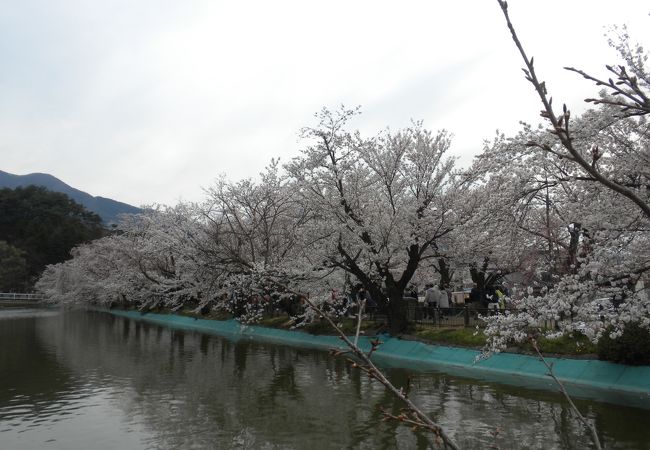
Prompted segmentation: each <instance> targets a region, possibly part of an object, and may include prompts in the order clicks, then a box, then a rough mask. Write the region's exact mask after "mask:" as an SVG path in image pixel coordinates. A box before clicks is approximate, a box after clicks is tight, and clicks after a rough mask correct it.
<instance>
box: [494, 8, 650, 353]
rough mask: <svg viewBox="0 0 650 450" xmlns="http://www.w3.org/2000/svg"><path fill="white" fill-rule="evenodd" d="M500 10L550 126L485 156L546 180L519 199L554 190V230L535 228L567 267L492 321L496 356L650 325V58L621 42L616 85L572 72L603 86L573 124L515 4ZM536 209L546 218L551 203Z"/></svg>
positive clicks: (527, 184) (534, 182)
mask: <svg viewBox="0 0 650 450" xmlns="http://www.w3.org/2000/svg"><path fill="white" fill-rule="evenodd" d="M499 3H500V4H501V7H502V9H503V12H504V15H505V17H506V20H507V24H508V27H509V28H510V31H511V33H512V36H513V39H514V41H515V44H516V46H517V48H518V49H519V51H520V53H521V55H522V58H523V60H524V63H525V69H524V72H525V73H526V78H527V79H528V80H529V81H530V82H531V84H532V85H533V86H534V88H535V91H536V93H537V95H538V96H539V98H540V100H541V103H542V106H543V109H542V113H541V114H542V117H543V118H544V119H545V120H546V121H547V123H548V124H550V128H549V129H547V130H543V129H533V128H532V127H525V128H524V130H523V131H522V133H520V134H519V135H518V136H517V137H516V138H514V139H509V140H502V141H501V142H499V143H498V144H497V145H495V146H494V147H493V148H492V149H491V150H492V151H491V153H489V155H488V154H486V155H485V157H486V158H488V156H491V157H497V158H501V161H502V162H504V164H506V165H507V167H509V168H512V170H513V171H514V172H515V173H517V174H521V173H525V172H524V171H522V170H521V162H522V161H527V163H526V164H529V165H530V167H533V168H534V169H533V170H537V171H538V175H537V179H531V178H525V179H524V184H523V186H522V187H521V188H520V192H522V193H525V192H527V190H529V191H531V192H532V191H533V190H534V191H535V192H537V193H540V192H545V191H547V190H548V191H549V195H548V196H546V198H547V199H548V202H549V203H547V207H548V210H549V213H548V216H547V217H548V219H546V220H545V221H542V222H541V223H545V224H548V226H547V227H546V229H545V230H544V229H543V228H542V229H540V228H538V229H531V231H532V232H533V233H537V234H540V235H542V237H543V238H544V239H546V240H547V241H548V243H549V245H556V246H557V247H556V248H559V249H562V250H563V252H562V253H563V255H564V261H565V267H564V271H557V272H558V274H559V275H561V277H560V278H559V279H558V280H557V282H555V283H553V284H552V285H551V286H550V289H549V290H548V291H546V292H544V293H543V294H542V295H541V296H540V295H532V291H531V292H530V295H527V296H524V297H523V298H521V299H518V300H517V303H516V304H517V307H518V308H519V312H518V313H517V314H509V315H505V316H500V317H495V318H491V319H489V325H488V328H487V331H486V332H487V334H488V335H489V336H490V337H491V342H492V349H499V348H503V347H504V346H505V345H507V343H508V342H510V341H512V340H515V341H521V340H524V339H527V338H528V337H529V336H530V333H531V332H537V333H540V332H541V333H545V334H547V335H559V334H562V333H565V332H580V333H583V334H585V335H587V336H588V337H589V338H590V339H592V340H594V341H596V340H598V339H599V338H600V336H602V334H603V333H605V332H609V333H610V334H611V335H612V336H616V335H618V334H620V333H621V332H622V330H623V329H624V328H625V326H626V325H627V324H629V323H632V322H635V323H638V324H640V325H641V326H643V327H646V328H649V327H650V303H649V302H648V297H647V292H646V289H645V283H644V282H645V281H647V279H648V274H649V273H650V235H649V232H650V207H649V205H650V172H649V171H648V167H650V142H649V136H650V133H649V131H650V129H649V128H648V127H649V125H648V123H647V121H646V115H647V114H648V112H650V111H649V110H648V93H649V91H650V84H649V83H648V76H647V72H646V69H645V68H644V65H643V63H644V62H645V60H646V59H647V56H646V55H645V54H644V52H643V50H642V48H641V47H639V46H636V47H634V49H635V50H634V51H632V50H631V46H630V45H629V43H628V41H627V40H626V39H627V37H625V38H624V40H623V41H622V42H620V43H619V44H617V48H618V49H619V51H620V52H621V56H622V59H623V60H624V61H625V63H624V64H621V65H618V66H607V70H608V71H609V72H610V73H611V74H613V75H614V76H615V80H616V81H614V79H609V80H607V81H603V80H600V79H599V78H596V77H592V76H590V75H588V74H586V73H584V72H582V71H580V70H577V69H573V68H569V70H571V71H574V72H577V73H579V74H581V75H583V76H584V77H585V78H587V79H589V80H591V81H595V82H596V84H597V86H598V87H601V88H603V89H602V90H601V91H600V95H599V97H598V98H594V99H587V101H589V102H591V103H592V104H594V105H595V109H593V110H590V111H587V112H586V113H584V114H583V115H582V116H580V117H578V118H573V117H572V116H571V114H570V112H569V109H568V108H567V107H566V106H564V107H563V108H562V112H561V113H560V114H559V115H557V114H556V113H555V111H554V109H553V106H552V99H551V97H550V96H549V95H548V93H547V87H546V85H545V83H544V82H542V81H540V80H539V78H538V76H537V74H536V73H535V68H534V65H533V60H532V58H530V59H529V58H528V56H527V55H526V53H525V51H524V49H523V46H522V45H521V43H520V42H519V40H518V37H517V35H516V33H515V31H514V28H513V26H512V24H511V22H510V20H509V16H508V12H507V5H506V4H505V2H499ZM505 160H507V161H505ZM522 198H525V197H522ZM529 206H530V204H529ZM532 206H533V208H534V210H535V211H537V213H539V212H544V213H545V214H546V212H545V208H544V205H543V204H540V205H538V206H537V207H534V205H532ZM552 216H554V219H551V217H552ZM538 222H539V221H538ZM553 230H555V231H553ZM549 248H550V247H549ZM547 320H552V321H554V322H555V323H556V329H553V330H546V329H541V328H540V327H539V324H540V323H541V321H547Z"/></svg>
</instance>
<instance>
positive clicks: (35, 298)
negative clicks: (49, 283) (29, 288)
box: [0, 292, 45, 302]
mask: <svg viewBox="0 0 650 450" xmlns="http://www.w3.org/2000/svg"><path fill="white" fill-rule="evenodd" d="M0 300H16V301H30V302H39V301H41V300H45V296H44V295H43V294H20V293H17V292H0Z"/></svg>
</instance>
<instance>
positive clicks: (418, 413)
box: [269, 279, 460, 450]
mask: <svg viewBox="0 0 650 450" xmlns="http://www.w3.org/2000/svg"><path fill="white" fill-rule="evenodd" d="M269 281H271V282H272V283H274V284H275V285H277V286H281V287H283V288H284V289H285V291H286V292H291V293H293V294H295V295H298V296H300V297H301V298H302V299H303V300H304V301H305V303H307V305H308V306H309V307H310V308H311V309H313V310H314V311H315V312H316V313H317V314H318V315H319V316H320V317H322V318H324V319H325V320H326V321H327V322H328V323H329V324H330V326H331V327H332V328H333V329H334V330H335V331H336V333H337V334H338V335H339V338H340V339H341V340H342V341H343V342H345V344H346V345H347V346H348V348H349V349H350V350H351V352H352V353H353V354H354V355H355V356H356V357H357V358H358V359H359V360H361V361H362V363H363V365H359V364H357V363H355V362H354V361H352V363H353V364H354V365H355V366H356V367H358V368H359V369H361V370H363V371H364V372H365V373H367V374H368V376H369V377H370V378H374V379H376V380H377V381H379V382H380V383H381V384H383V385H384V387H386V388H387V389H388V390H389V391H390V392H391V393H392V394H393V395H395V396H396V397H397V398H398V399H399V400H401V401H402V402H403V403H404V404H405V405H406V406H407V407H408V409H409V411H411V412H412V413H413V418H414V419H416V421H419V422H418V424H419V425H418V426H419V427H421V428H426V429H428V430H429V431H431V432H432V433H434V434H435V435H436V436H438V437H439V438H440V439H442V442H443V444H444V446H445V448H446V449H452V450H459V449H460V447H459V446H458V444H456V443H455V442H454V440H453V439H452V438H451V437H449V435H447V433H446V432H445V430H444V429H443V428H442V427H441V426H440V425H439V424H437V423H436V422H434V421H433V420H431V418H429V416H428V415H427V414H425V413H424V412H423V411H422V410H421V409H420V408H419V407H418V406H417V405H415V403H413V402H412V401H411V399H409V398H408V397H407V395H406V393H405V392H404V390H403V389H398V388H397V387H395V386H394V385H393V383H391V382H390V381H389V380H388V378H386V376H385V375H384V373H383V372H382V371H381V370H380V369H379V368H377V366H375V364H374V363H373V362H372V361H371V360H370V356H371V355H372V353H373V352H374V351H375V350H376V347H377V346H378V345H379V344H380V343H381V342H380V341H379V340H376V341H372V342H371V344H372V349H371V350H370V351H369V352H368V353H367V354H366V353H365V352H364V351H363V350H361V348H359V347H358V345H356V344H355V343H354V342H352V341H351V340H350V338H348V336H347V335H346V334H345V333H344V332H343V330H341V328H340V327H339V326H338V325H337V324H336V323H335V322H334V320H332V318H331V317H330V316H329V315H328V314H327V313H326V312H325V311H323V310H322V309H321V308H320V307H319V306H318V305H316V304H315V303H314V302H312V301H311V300H310V299H309V298H308V297H307V296H306V295H304V294H303V293H301V292H296V291H294V290H293V289H291V288H289V287H288V286H286V285H284V284H282V283H280V282H278V281H276V280H274V279H269ZM335 354H336V353H335Z"/></svg>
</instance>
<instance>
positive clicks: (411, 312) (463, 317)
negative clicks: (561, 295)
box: [366, 304, 555, 329]
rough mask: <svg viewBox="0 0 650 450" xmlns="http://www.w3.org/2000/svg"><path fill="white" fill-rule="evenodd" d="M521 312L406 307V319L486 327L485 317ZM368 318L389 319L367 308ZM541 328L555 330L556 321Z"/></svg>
mask: <svg viewBox="0 0 650 450" xmlns="http://www.w3.org/2000/svg"><path fill="white" fill-rule="evenodd" d="M510 312H512V313H514V312H521V311H520V310H516V309H512V308H505V309H499V308H497V307H496V305H495V307H493V308H481V307H475V306H474V305H455V306H452V307H450V308H437V307H429V306H425V305H422V304H418V305H413V304H408V305H407V306H406V317H407V320H408V321H409V322H411V323H415V324H418V325H427V326H431V327H459V328H460V327H467V328H475V327H477V326H478V327H484V326H485V325H486V323H485V321H484V320H483V318H484V317H489V316H496V315H498V314H506V313H510ZM366 313H367V315H368V318H369V319H371V320H375V321H386V320H387V317H386V315H385V314H384V313H382V312H381V311H380V310H379V309H378V308H377V307H374V308H373V307H369V308H366ZM539 326H540V327H541V328H546V329H554V328H555V321H552V320H548V321H543V322H540V323H539Z"/></svg>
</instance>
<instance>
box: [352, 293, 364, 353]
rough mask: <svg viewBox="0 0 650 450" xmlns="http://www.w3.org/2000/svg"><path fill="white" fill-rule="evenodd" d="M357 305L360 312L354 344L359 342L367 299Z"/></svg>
mask: <svg viewBox="0 0 650 450" xmlns="http://www.w3.org/2000/svg"><path fill="white" fill-rule="evenodd" d="M357 307H358V308H359V314H357V332H356V334H355V335H354V345H357V344H358V343H359V334H361V316H362V315H363V309H364V308H365V307H366V299H365V298H364V299H363V300H362V301H361V303H359V304H358V305H357Z"/></svg>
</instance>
